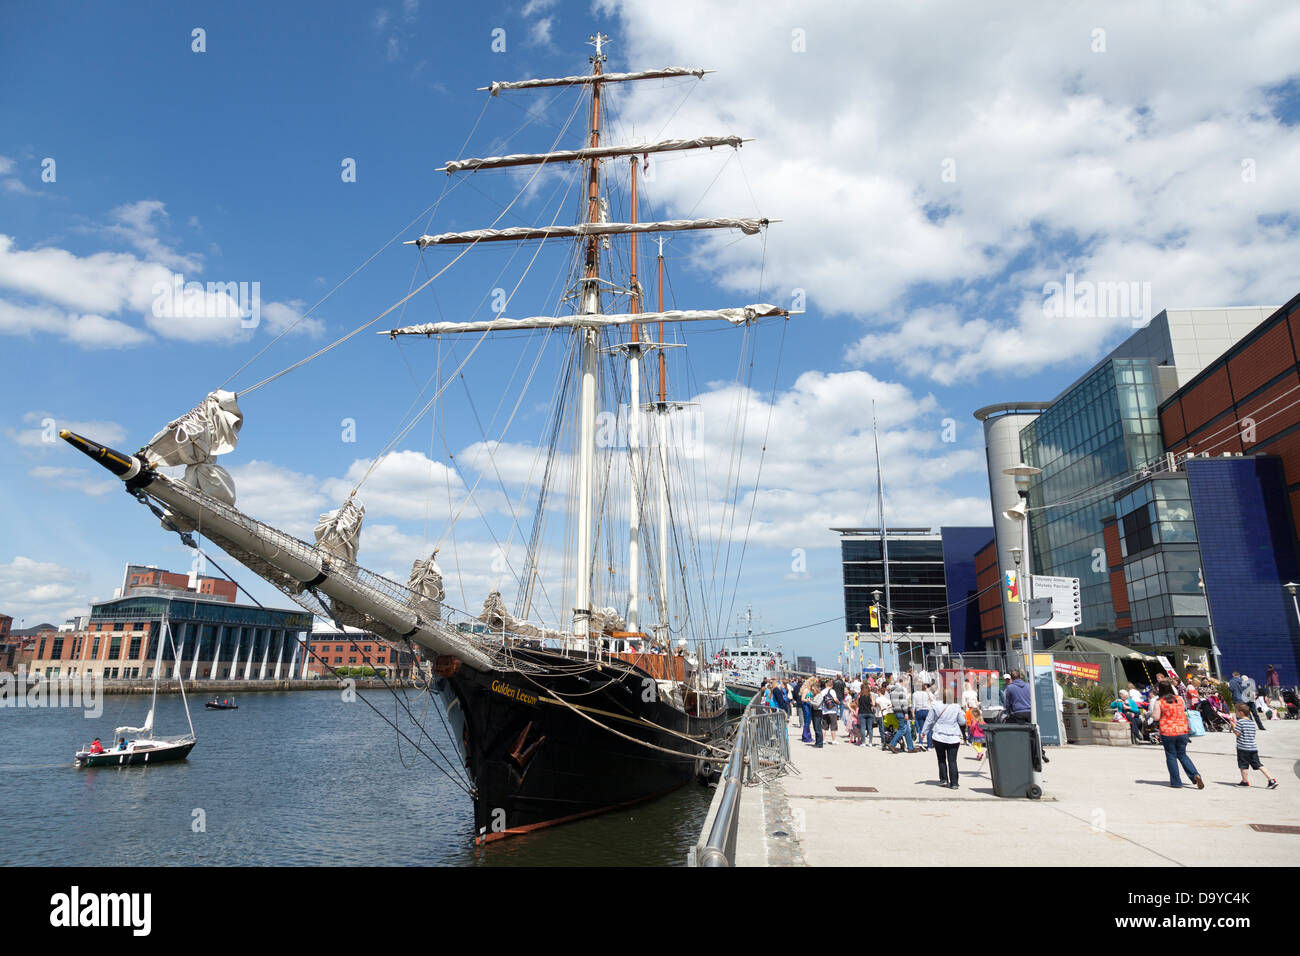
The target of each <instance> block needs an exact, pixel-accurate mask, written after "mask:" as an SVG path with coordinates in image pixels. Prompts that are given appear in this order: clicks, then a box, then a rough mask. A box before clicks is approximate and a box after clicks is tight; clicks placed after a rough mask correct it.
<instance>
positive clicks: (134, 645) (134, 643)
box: [126, 637, 140, 660]
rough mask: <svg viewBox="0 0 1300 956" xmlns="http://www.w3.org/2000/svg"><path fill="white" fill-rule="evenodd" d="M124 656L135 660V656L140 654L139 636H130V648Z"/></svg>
mask: <svg viewBox="0 0 1300 956" xmlns="http://www.w3.org/2000/svg"><path fill="white" fill-rule="evenodd" d="M126 656H127V657H128V658H129V659H131V660H135V659H136V658H137V657H139V656H140V638H139V637H132V638H131V649H130V651H129V652H128V653H127V655H126Z"/></svg>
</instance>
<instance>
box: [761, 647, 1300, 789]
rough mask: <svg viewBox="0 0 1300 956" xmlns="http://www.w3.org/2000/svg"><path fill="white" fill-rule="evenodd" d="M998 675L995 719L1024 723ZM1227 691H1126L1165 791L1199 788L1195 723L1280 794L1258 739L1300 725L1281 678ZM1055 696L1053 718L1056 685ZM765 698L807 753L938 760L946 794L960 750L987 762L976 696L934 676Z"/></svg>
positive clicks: (1024, 708) (1196, 682)
mask: <svg viewBox="0 0 1300 956" xmlns="http://www.w3.org/2000/svg"><path fill="white" fill-rule="evenodd" d="M1002 676H1003V682H1002V685H1001V687H1000V689H999V692H998V703H999V705H1000V706H999V707H997V708H996V709H997V710H998V711H999V714H998V717H997V719H1000V720H1006V721H1010V722H1018V723H1028V722H1030V720H1031V717H1030V700H1031V695H1030V692H1029V685H1028V684H1027V683H1026V682H1025V679H1024V677H1023V675H1022V674H1021V673H1020V672H1019V671H1017V670H1012V671H1010V672H1009V673H1007V674H1003V675H1002ZM1229 687H1230V689H1231V695H1232V698H1233V704H1232V705H1229V704H1228V703H1227V701H1226V700H1225V699H1224V696H1223V693H1222V692H1221V690H1220V688H1219V686H1218V685H1216V684H1215V683H1213V682H1212V681H1210V680H1209V678H1207V677H1198V676H1196V675H1192V674H1188V675H1187V678H1186V679H1185V680H1184V679H1182V678H1179V677H1178V676H1177V675H1161V676H1160V677H1159V678H1157V680H1156V682H1155V683H1154V684H1151V685H1148V686H1147V687H1146V688H1145V689H1139V688H1138V687H1136V686H1135V685H1134V684H1131V683H1130V684H1129V685H1128V688H1127V689H1126V690H1125V691H1122V692H1121V693H1120V695H1119V697H1118V699H1117V700H1115V701H1114V702H1113V703H1112V704H1111V708H1112V710H1114V712H1115V719H1116V720H1127V721H1128V722H1129V724H1130V728H1131V731H1132V733H1133V738H1134V740H1135V741H1139V740H1152V741H1154V740H1157V739H1158V740H1159V742H1160V743H1161V745H1162V746H1163V748H1164V751H1165V762H1166V766H1167V768H1168V771H1169V785H1170V786H1171V787H1182V786H1183V785H1184V784H1183V780H1182V775H1181V773H1185V774H1186V775H1187V778H1188V780H1189V781H1190V782H1191V783H1192V784H1194V785H1195V786H1196V787H1197V788H1198V789H1204V787H1205V781H1204V779H1203V778H1202V777H1201V775H1200V773H1199V772H1198V771H1197V769H1196V766H1195V765H1194V764H1193V763H1192V760H1191V758H1190V757H1189V756H1188V755H1187V743H1188V740H1189V739H1190V736H1191V729H1192V728H1191V726H1190V722H1189V719H1188V718H1189V715H1190V714H1195V715H1197V717H1199V718H1200V719H1201V720H1202V722H1203V723H1204V724H1205V727H1206V729H1207V730H1212V729H1221V730H1225V731H1231V732H1232V733H1233V734H1234V735H1235V736H1236V744H1237V767H1238V769H1239V770H1240V771H1241V782H1240V783H1239V784H1238V786H1243V787H1248V786H1250V780H1249V773H1250V771H1251V770H1258V771H1259V772H1261V773H1262V774H1263V775H1264V778H1265V785H1266V786H1267V787H1268V789H1270V790H1273V789H1276V788H1277V786H1278V782H1277V780H1276V778H1274V777H1273V776H1272V774H1270V773H1269V771H1268V770H1267V768H1265V767H1264V766H1263V765H1262V764H1261V763H1260V759H1259V748H1258V745H1257V743H1256V734H1257V733H1258V732H1259V731H1261V730H1264V729H1265V728H1264V727H1263V722H1264V721H1265V720H1266V719H1269V718H1274V719H1276V718H1278V717H1281V716H1286V715H1287V712H1288V710H1290V711H1291V715H1292V716H1296V713H1295V712H1296V709H1297V704H1296V702H1295V701H1294V700H1289V701H1284V700H1283V698H1282V695H1281V687H1280V681H1279V680H1278V677H1277V672H1276V671H1275V670H1274V669H1273V668H1272V667H1271V666H1270V667H1269V674H1268V676H1267V678H1266V684H1265V691H1264V693H1263V694H1260V693H1259V690H1258V687H1257V685H1256V684H1255V682H1254V681H1253V680H1251V678H1249V677H1247V676H1245V675H1243V674H1241V673H1239V672H1237V671H1234V672H1233V677H1232V680H1231V681H1230V682H1229ZM1055 689H1056V692H1057V701H1056V705H1057V709H1058V711H1059V710H1060V707H1061V697H1062V692H1061V689H1060V685H1059V684H1057V685H1056V688H1055ZM761 693H762V695H763V703H764V704H766V705H768V706H769V707H774V708H777V709H780V710H783V711H785V713H786V715H787V717H788V718H789V719H790V720H791V722H792V724H794V725H795V726H796V727H797V728H798V729H800V730H801V731H802V734H801V738H800V739H801V740H802V742H803V743H805V744H808V745H809V746H811V747H825V746H828V745H829V746H834V745H835V744H836V743H837V741H836V735H837V734H839V733H843V734H844V735H845V742H847V743H848V744H850V745H853V746H858V747H875V746H879V747H880V748H881V749H882V750H884V751H886V752H888V753H891V754H898V753H903V752H904V751H906V752H907V753H923V752H926V751H931V750H932V751H934V753H935V757H936V759H937V761H938V771H939V783H940V785H942V786H946V787H951V788H953V789H956V788H957V786H958V774H957V754H958V751H959V750H960V748H961V747H962V746H963V745H967V746H970V747H971V748H973V750H974V752H975V754H976V760H983V758H984V741H985V737H986V729H987V727H986V723H985V719H984V716H983V707H982V706H981V700H980V696H979V694H978V692H977V691H976V690H975V688H974V686H973V685H972V684H970V683H967V684H966V686H965V688H964V689H963V691H962V695H961V700H960V701H956V702H945V701H944V699H943V696H944V695H942V694H941V693H939V691H938V688H937V687H936V680H935V676H934V675H932V674H930V673H928V672H926V671H924V670H921V671H916V672H914V671H912V670H911V669H909V670H908V671H907V672H906V673H899V674H882V675H867V676H866V679H865V680H863V679H860V678H856V677H854V678H851V679H850V678H848V677H846V675H844V674H837V675H834V676H826V677H798V676H796V677H794V678H788V679H776V678H771V679H768V680H766V681H764V682H763V686H762V688H761ZM1195 719H1196V718H1193V720H1195ZM1040 755H1041V758H1042V760H1043V762H1044V763H1046V762H1048V757H1047V754H1046V753H1042V752H1041V751H1040ZM1180 771H1181V773H1180Z"/></svg>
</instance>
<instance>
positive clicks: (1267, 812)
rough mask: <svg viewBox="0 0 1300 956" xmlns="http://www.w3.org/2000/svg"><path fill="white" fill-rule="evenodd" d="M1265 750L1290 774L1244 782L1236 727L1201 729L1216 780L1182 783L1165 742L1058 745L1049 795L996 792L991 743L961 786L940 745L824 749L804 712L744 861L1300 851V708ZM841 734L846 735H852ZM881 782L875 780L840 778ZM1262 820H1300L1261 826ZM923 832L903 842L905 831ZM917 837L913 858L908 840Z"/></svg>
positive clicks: (1209, 860)
mask: <svg viewBox="0 0 1300 956" xmlns="http://www.w3.org/2000/svg"><path fill="white" fill-rule="evenodd" d="M1267 727H1268V729H1267V730H1264V731H1261V732H1260V734H1259V735H1258V739H1259V741H1260V754H1261V759H1262V760H1263V763H1264V766H1266V767H1267V768H1268V769H1269V770H1270V771H1271V772H1272V774H1273V776H1275V777H1276V778H1277V779H1278V782H1279V784H1280V787H1279V788H1278V789H1277V790H1273V791H1270V790H1266V789H1265V788H1264V787H1263V786H1262V785H1260V784H1261V782H1262V780H1263V777H1262V775H1261V774H1259V773H1258V772H1256V771H1252V772H1251V787H1250V789H1246V788H1245V787H1238V786H1236V783H1237V782H1238V781H1239V780H1240V779H1241V776H1240V772H1239V771H1238V770H1237V761H1236V747H1235V738H1234V737H1233V735H1232V734H1228V733H1217V734H1207V735H1206V736H1204V737H1195V738H1192V740H1191V743H1190V746H1189V747H1188V753H1189V755H1190V756H1191V758H1192V761H1193V762H1194V763H1195V764H1196V768H1197V770H1199V771H1200V773H1201V776H1202V777H1203V778H1204V780H1205V789H1204V790H1197V789H1196V788H1195V787H1194V786H1185V787H1184V788H1183V789H1182V790H1175V789H1172V788H1170V786H1169V776H1168V773H1167V771H1166V769H1165V757H1164V749H1163V748H1162V747H1160V746H1159V745H1151V744H1146V745H1135V746H1129V747H1101V746H1065V747H1049V748H1048V750H1047V753H1048V756H1049V757H1050V758H1051V762H1050V763H1048V764H1047V765H1046V766H1045V767H1044V768H1043V769H1044V773H1043V791H1044V796H1043V799H1041V800H1027V799H1004V798H1000V797H997V796H995V795H994V793H993V784H992V781H991V779H990V777H989V770H988V763H987V757H986V758H985V761H984V762H977V761H976V760H975V753H974V751H973V750H972V749H971V748H970V747H966V746H963V747H962V748H961V750H960V752H959V755H958V761H957V763H958V770H959V774H960V779H961V789H960V790H948V789H945V788H941V787H940V786H939V783H938V763H937V761H936V759H935V756H934V753H933V752H927V753H915V754H908V753H905V752H904V753H901V754H889V753H885V752H884V751H882V750H881V749H880V747H879V745H876V746H874V747H872V748H865V747H854V746H851V745H849V744H847V743H843V742H840V743H837V744H836V745H834V746H826V747H824V748H822V749H821V750H818V749H816V748H814V747H812V746H810V745H807V744H803V743H800V742H799V730H798V729H797V727H795V726H794V725H792V726H791V728H790V730H791V734H790V748H791V760H792V763H793V767H792V770H791V772H789V773H787V774H785V775H783V776H781V777H780V778H778V779H777V780H775V781H774V782H773V783H771V784H768V785H763V786H755V787H752V788H749V789H748V790H746V792H745V797H744V800H743V801H742V804H741V808H742V812H741V821H740V832H739V838H738V848H737V860H736V862H737V865H738V866H783V865H809V866H862V865H867V864H875V865H879V864H880V863H882V862H883V861H884V860H885V857H882V855H881V854H882V853H885V854H887V855H888V857H889V858H890V859H891V860H893V861H894V862H902V863H905V864H907V865H913V866H941V865H965V866H979V865H984V864H989V865H999V866H1005V865H1007V864H1015V863H1019V862H1023V863H1026V864H1032V865H1040V866H1111V865H1120V866H1124V865H1134V866H1179V865H1181V866H1206V865H1215V866H1224V865H1229V864H1231V865H1239V864H1241V863H1242V862H1244V861H1247V860H1249V861H1251V862H1253V863H1257V864H1258V863H1265V864H1270V865H1278V864H1280V865H1285V866H1290V865H1295V864H1296V863H1300V721H1269V722H1268V724H1267ZM839 736H840V738H841V741H842V740H843V735H842V734H841V735H839ZM844 787H874V788H876V792H874V793H870V792H852V791H846V790H842V789H839V788H844ZM1251 824H1266V825H1274V826H1276V825H1281V826H1291V827H1296V828H1297V831H1298V832H1296V833H1262V832H1258V831H1255V830H1253V829H1251V826H1250V825H1251ZM900 836H907V837H909V838H910V839H908V840H907V841H906V843H905V844H900V842H899V837H900ZM904 845H905V846H906V847H907V849H906V850H905V851H904V852H905V854H906V855H905V857H904V858H903V859H901V860H900V858H899V856H898V855H897V850H898V848H899V847H900V846H904Z"/></svg>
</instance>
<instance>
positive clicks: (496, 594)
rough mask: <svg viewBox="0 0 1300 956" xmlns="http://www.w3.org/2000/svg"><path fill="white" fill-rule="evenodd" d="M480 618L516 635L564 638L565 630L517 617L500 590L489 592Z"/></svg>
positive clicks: (538, 637) (496, 627) (548, 638)
mask: <svg viewBox="0 0 1300 956" xmlns="http://www.w3.org/2000/svg"><path fill="white" fill-rule="evenodd" d="M478 619H479V620H480V621H482V622H483V623H484V624H486V625H487V626H488V627H489V628H491V629H492V630H493V631H507V632H509V633H510V634H513V635H514V636H516V637H530V638H534V639H535V640H539V641H546V640H561V639H563V638H564V632H563V631H557V630H554V629H553V628H549V627H543V626H542V625H540V624H530V623H529V622H528V621H525V620H522V619H521V618H517V617H515V616H514V615H513V614H511V613H510V611H509V609H508V608H507V607H506V602H505V601H504V600H502V598H501V592H500V591H492V592H491V593H490V594H488V596H487V600H485V601H484V602H483V613H481V614H480V615H479V616H478Z"/></svg>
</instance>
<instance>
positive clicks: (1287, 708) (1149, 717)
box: [1110, 666, 1300, 743]
mask: <svg viewBox="0 0 1300 956" xmlns="http://www.w3.org/2000/svg"><path fill="white" fill-rule="evenodd" d="M1266 679H1267V680H1268V683H1266V684H1265V686H1264V690H1263V692H1261V691H1260V689H1259V687H1258V686H1257V685H1256V683H1255V681H1254V680H1252V679H1251V678H1250V677H1249V676H1247V675H1245V674H1242V673H1241V672H1240V671H1233V672H1232V679H1231V680H1230V681H1228V685H1227V686H1228V689H1229V692H1230V694H1231V699H1232V703H1231V704H1229V703H1228V701H1227V699H1225V696H1224V692H1223V689H1222V687H1221V686H1220V685H1219V684H1217V683H1215V682H1213V681H1211V680H1210V678H1208V677H1205V676H1197V675H1195V674H1188V675H1187V676H1186V678H1182V677H1179V676H1177V675H1172V674H1168V675H1161V676H1160V677H1159V678H1158V682H1157V683H1156V684H1148V685H1147V686H1146V687H1144V688H1138V687H1136V686H1135V685H1134V684H1132V683H1130V684H1129V685H1128V688H1127V689H1126V690H1123V691H1121V692H1120V695H1119V697H1118V698H1117V699H1116V700H1114V701H1112V702H1111V705H1110V706H1111V710H1112V711H1114V712H1115V718H1114V719H1115V720H1126V721H1128V723H1129V729H1130V731H1131V733H1132V736H1133V742H1134V743H1139V742H1143V741H1148V742H1155V741H1156V740H1157V739H1158V737H1159V736H1161V734H1160V732H1159V728H1158V725H1157V721H1156V719H1155V715H1154V713H1153V707H1154V703H1155V701H1157V700H1158V699H1159V698H1160V697H1161V696H1162V695H1161V691H1160V686H1161V685H1168V686H1169V687H1170V688H1171V689H1172V690H1173V692H1174V694H1175V695H1176V696H1177V697H1178V699H1179V700H1180V701H1182V704H1183V708H1184V710H1185V711H1186V712H1187V713H1188V714H1195V715H1196V717H1194V718H1193V720H1196V719H1199V720H1200V721H1201V724H1202V726H1203V727H1204V729H1205V730H1206V731H1207V732H1211V733H1212V732H1214V731H1230V730H1232V728H1233V725H1234V724H1235V723H1236V720H1237V717H1236V705H1237V704H1244V705H1245V706H1246V711H1247V713H1248V714H1249V715H1250V718H1251V721H1252V722H1253V723H1254V724H1255V727H1256V728H1257V729H1258V730H1266V729H1267V728H1266V727H1264V726H1263V724H1264V721H1267V720H1280V719H1282V718H1283V717H1287V716H1291V717H1295V716H1297V711H1298V710H1300V708H1298V707H1297V701H1296V700H1295V699H1294V698H1293V699H1292V700H1290V701H1287V700H1285V699H1284V698H1283V696H1282V688H1281V685H1280V682H1279V681H1278V677H1277V671H1275V670H1273V668H1272V666H1270V667H1269V673H1268V677H1267V678H1266Z"/></svg>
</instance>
